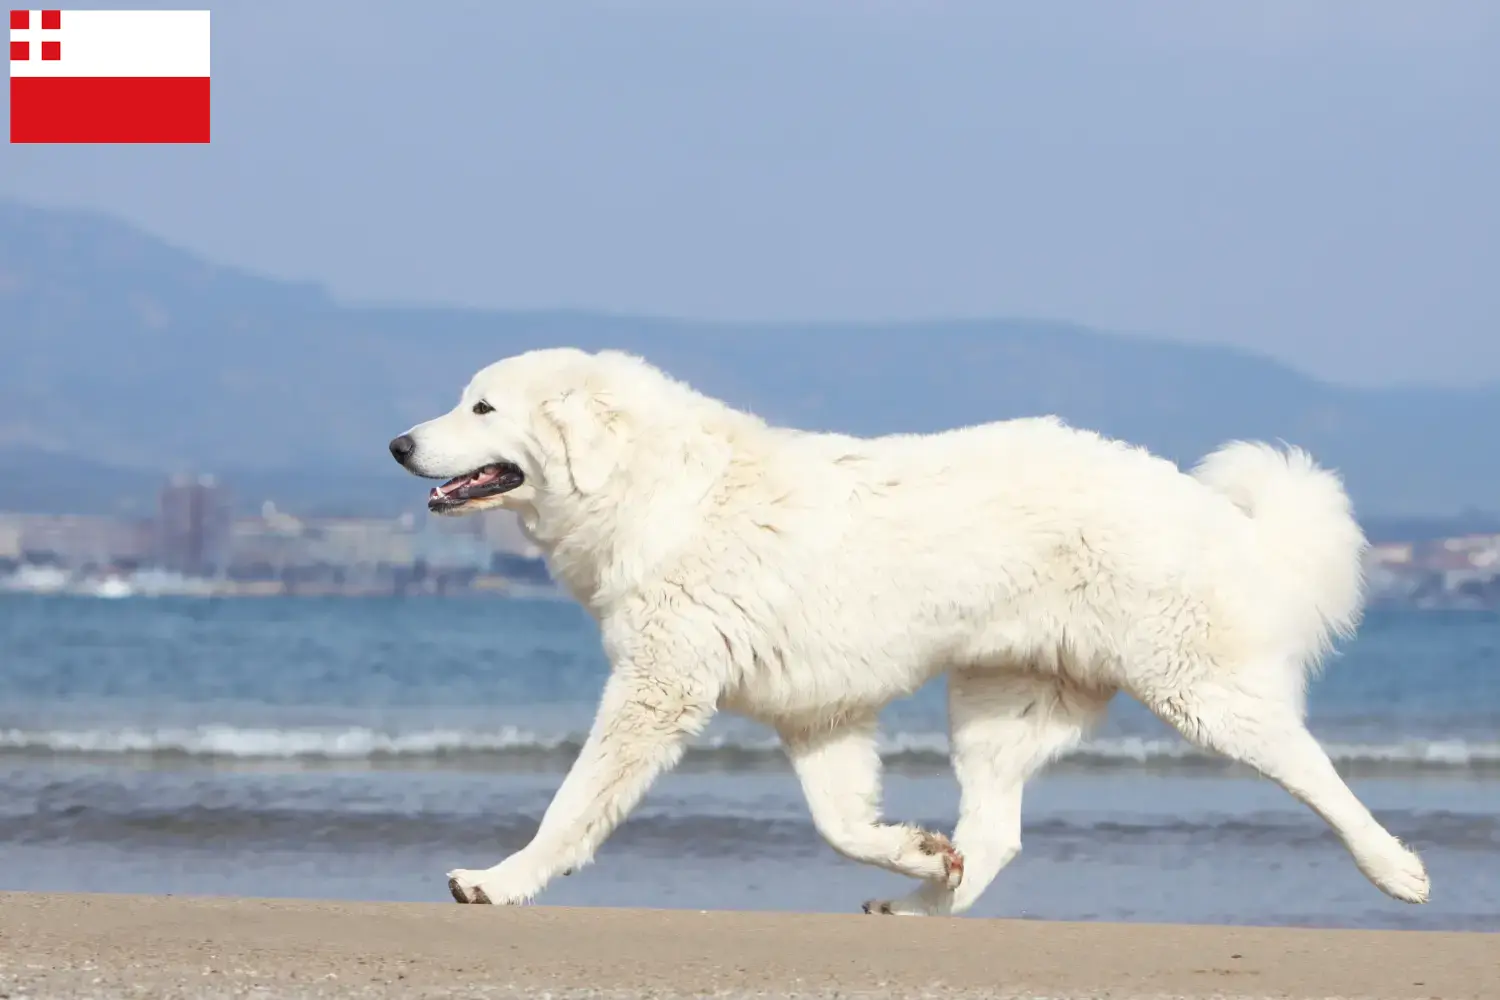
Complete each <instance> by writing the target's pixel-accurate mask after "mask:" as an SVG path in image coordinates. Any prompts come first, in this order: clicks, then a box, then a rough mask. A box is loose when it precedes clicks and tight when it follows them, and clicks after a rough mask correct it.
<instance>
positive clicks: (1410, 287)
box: [0, 0, 1500, 385]
mask: <svg viewBox="0 0 1500 1000" xmlns="http://www.w3.org/2000/svg"><path fill="white" fill-rule="evenodd" d="M90 6H92V7H110V6H124V7H131V6H139V0H135V2H126V3H122V4H111V3H107V2H105V3H91V4H90ZM152 6H157V7H160V6H186V7H194V6H201V3H199V4H193V3H186V4H173V3H170V2H167V3H163V2H162V0H153V2H152ZM213 93H214V111H213V115H214V125H213V127H214V138H213V141H212V143H211V144H209V145H208V146H175V147H169V146H163V147H148V146H143V147H129V146H53V147H43V146H10V145H7V146H5V147H4V148H3V149H0V197H10V198H14V199H17V200H21V201H24V202H27V203H31V204H38V205H58V206H75V207H88V208H95V209H101V210H104V211H107V212H110V213H112V214H115V215H117V216H120V217H122V218H125V219H127V220H129V221H131V222H134V223H136V224H138V225H140V226H141V227H143V228H145V229H146V230H148V231H149V232H151V233H153V234H156V235H159V236H162V237H164V238H166V239H168V240H170V241H172V242H173V243H176V244H178V245H181V246H184V247H186V248H189V249H191V250H194V251H197V252H200V253H202V254H203V255H205V256H207V257H209V258H211V259H214V260H216V261H219V262H222V263H227V264H233V265H238V266H242V267H245V268H248V269H252V270H254V271H257V272H261V273H265V274H270V275H275V276H284V277H292V278H298V279H314V280H317V281H320V282H323V283H325V284H326V285H327V286H328V287H329V288H330V289H331V290H332V291H333V292H334V293H335V294H337V295H338V296H339V297H341V298H344V299H347V300H351V301H381V302H393V301H400V302H423V303H449V304H461V305H473V306H488V307H499V308H535V307H578V308H590V309H604V310H610V311H617V312H638V313H650V314H657V315H672V316H682V317H693V318H703V319H737V320H745V319H783V320H868V319H880V320H890V319H922V318H954V317H985V316H1003V317H1027V318H1048V319H1062V320H1071V321H1075V322H1079V323H1085V324H1089V325H1092V326H1097V327H1100V328H1104V329H1109V330H1116V331H1120V332H1124V333H1139V334H1149V335H1152V336H1159V337H1169V338H1172V339H1178V340H1185V341H1194V342H1210V343H1220V344H1229V345H1234V346H1237V347H1241V348H1246V349H1250V350H1254V351H1257V352H1261V353H1265V354H1269V355H1272V356H1274V357H1276V358H1279V359H1282V360H1284V361H1287V362H1289V363H1291V364H1293V365H1295V366H1296V367H1298V368H1300V369H1302V370H1304V371H1308V372H1311V373H1313V374H1315V375H1318V376H1321V377H1324V378H1328V379H1332V380H1336V381H1340V382H1347V383H1358V384H1388V383H1395V382H1411V381H1420V382H1435V383H1442V384H1452V385H1466V384H1474V383H1479V382H1500V3H1496V2H1494V0H1421V2H1413V0H1348V2H1336V0H1236V2H1227V0H1226V2H1215V3H1204V2H1201V0H1070V2H1067V3H1055V2H1051V0H1031V2H1028V3H1014V2H1009V0H969V2H958V0H954V2H941V0H926V2H918V0H909V2H902V3H896V2H889V0H753V2H752V0H714V2H704V0H635V2H625V0H619V2H610V3H603V2H594V3H584V2H570V0H549V2H547V3H537V2H508V0H470V2H458V0H427V2H424V3H421V4H418V3H413V2H410V0H407V2H402V3H396V2H390V0H357V2H356V0H296V2H288V0H239V2H233V3H223V4H215V5H213Z"/></svg>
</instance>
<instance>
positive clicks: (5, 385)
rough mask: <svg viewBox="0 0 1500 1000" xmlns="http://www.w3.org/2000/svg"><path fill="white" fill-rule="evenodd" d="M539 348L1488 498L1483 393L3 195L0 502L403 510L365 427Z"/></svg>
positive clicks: (926, 420) (427, 409)
mask: <svg viewBox="0 0 1500 1000" xmlns="http://www.w3.org/2000/svg"><path fill="white" fill-rule="evenodd" d="M555 344H574V345H578V346H581V347H587V348H597V347H603V346H613V347H622V348H625V349H628V350H633V351H637V352H639V353H641V354H643V355H644V356H646V357H647V358H649V359H650V360H652V361H653V362H655V363H657V364H659V365H661V366H663V367H665V368H666V369H668V370H669V371H671V372H672V373H673V374H675V375H678V376H681V377H683V378H686V379H687V380H689V381H690V382H692V383H693V384H695V385H696V386H698V387H699V388H701V389H703V390H705V391H707V392H711V393H713V394H715V395H719V396H722V397H725V398H727V399H729V400H730V401H731V402H734V403H736V404H739V405H743V406H747V407H749V408H751V409H754V410H756V411H757V412H759V413H761V414H763V415H765V416H767V417H768V418H771V419H774V420H778V421H784V422H788V423H793V424H797V425H801V426H806V427H814V428H836V429H840V430H847V431H852V432H855V433H866V434H869V433H882V432H890V431H903V430H909V431H923V430H935V429H939V428H943V427H950V426H954V425H959V424H966V423H974V422H979V421H984V420H993V419H999V418H1004V417H1012V416H1019V415H1024V414H1036V413H1057V414H1060V415H1061V416H1063V417H1064V418H1066V419H1068V420H1069V421H1072V422H1074V423H1076V424H1079V425H1082V426H1088V427H1092V428H1096V429H1098V430H1101V431H1104V432H1106V433H1109V434H1114V435H1118V436H1121V437H1125V438H1128V439H1131V440H1134V441H1138V442H1141V443H1143V444H1146V445H1149V446H1150V447H1152V448H1154V449H1156V450H1158V451H1161V452H1163V453H1165V454H1167V455H1168V456H1170V457H1172V458H1175V459H1177V460H1179V461H1184V462H1190V461H1192V460H1194V459H1196V458H1197V457H1198V456H1199V455H1201V454H1203V453H1204V452H1206V451H1208V450H1209V449H1211V448H1212V447H1214V446H1215V445H1216V444H1218V443H1219V442H1221V441H1224V440H1227V439H1230V438H1236V437H1257V438H1272V439H1275V438H1280V439H1284V440H1287V441H1291V442H1294V443H1297V444H1301V445H1304V446H1306V447H1308V448H1310V449H1311V450H1312V451H1313V452H1314V453H1315V454H1316V455H1317V456H1318V457H1319V458H1320V459H1322V460H1323V461H1325V462H1327V463H1329V464H1332V465H1335V466H1337V467H1339V468H1340V469H1341V470H1342V471H1343V472H1344V474H1345V476H1346V478H1347V479H1348V481H1349V484H1350V487H1351V489H1352V490H1353V492H1354V494H1355V498H1356V501H1357V502H1358V503H1359V505H1360V506H1361V508H1362V509H1363V510H1364V511H1366V512H1367V513H1370V514H1390V515H1394V514H1425V513H1440V514H1446V513H1450V512H1456V511H1461V510H1465V509H1470V508H1473V509H1495V508H1497V507H1500V463H1497V462H1496V461H1495V458H1496V451H1497V450H1496V448H1495V446H1494V443H1493V435H1494V432H1495V428H1497V427H1500V387H1492V388H1485V389H1436V388H1393V389H1354V388H1348V387H1341V386H1334V385H1329V384H1326V383H1322V382H1319V381H1317V380H1315V379H1312V378H1309V377H1307V376H1304V375H1301V374H1299V373H1297V372H1296V371H1293V370H1291V369H1289V368H1287V367H1285V366H1283V365H1280V364H1278V363H1276V362H1273V361H1270V360H1267V359H1265V358H1261V357H1257V356H1253V355H1248V354H1245V353H1242V352H1238V351H1233V350H1227V349H1223V348H1214V347H1203V346H1189V345H1181V344H1174V343H1168V342H1161V341H1153V340H1146V339H1138V338H1129V337H1122V336H1116V335H1110V334H1105V333H1100V332H1096V331H1091V330H1087V329H1083V328H1080V327H1076V326H1070V325H1066V324H1060V323H1049V322H1039V321H1027V320H973V321H943V322H937V321H935V322H927V323H901V324H848V325H837V324H779V325H778V324H756V325H745V324H711V323H700V322H688V321H680V320H668V319H651V318H641V317H629V316H612V315H601V314H591V313H574V312H551V313H518V312H485V311H478V310H459V309H443V308H419V307H394V306H393V307H375V306H350V305H344V304H340V303H338V302H336V301H334V300H332V299H331V298H329V297H328V296H327V295H326V294H325V293H324V292H323V291H322V290H321V289H319V288H318V287H316V286H313V285H308V284H298V283H293V282H284V281H276V280H271V279H266V278H260V277H256V276H253V275H249V274H245V273H242V272H239V271H235V270H231V269H228V268H223V267H218V266H215V265H213V264H211V263H208V262H206V261H203V260H201V259H199V258H197V257H195V256H193V255H192V254H189V253H187V252H184V251H182V250H179V249H176V248H173V247H171V246H168V245H167V244H165V243H163V242H161V241H160V240H157V239H154V238H152V237H150V236H147V235H145V234H142V233H140V232H138V231H136V230H134V229H132V228H130V227H128V226H126V225H124V224H122V223H120V222H118V221H115V220H112V219H110V218H106V217H103V216H98V215H93V214H88V213H81V212H68V211H53V210H43V209H36V208H29V207H24V206H20V205H16V204H13V203H4V202H0V507H10V508H12V509H14V508H15V507H16V506H17V505H20V504H22V503H23V502H24V504H25V505H27V506H30V507H33V508H34V507H35V506H36V505H37V504H54V503H55V504H58V505H60V506H59V509H61V505H72V506H73V507H77V506H79V505H80V504H82V505H84V506H90V507H97V508H102V509H119V508H120V506H121V504H122V503H123V504H125V505H127V506H130V505H135V504H138V503H139V502H141V501H138V500H131V499H129V498H130V497H136V496H139V495H140V491H141V490H143V489H148V490H154V485H150V484H154V483H155V482H156V481H158V480H159V478H160V475H161V474H163V473H165V472H170V471H173V470H185V469H202V470H207V471H214V472H217V473H219V474H220V475H221V476H223V477H224V478H225V479H227V480H229V481H231V482H233V483H235V484H236V492H237V494H239V495H240V496H241V497H243V498H244V499H245V500H247V501H250V502H253V503H258V502H259V501H260V500H261V499H265V498H266V497H275V498H277V499H278V500H279V501H281V502H283V503H288V504H289V505H290V504H292V501H289V500H287V498H288V497H300V498H301V501H300V502H301V503H305V504H309V505H316V506H322V507H328V508H329V509H332V508H342V509H347V510H350V511H354V510H369V511H372V512H375V511H379V512H385V511H388V510H390V509H393V507H400V506H408V505H410V504H411V503H415V502H418V501H419V500H420V497H421V493H422V489H421V485H420V484H418V483H416V482H414V481H412V480H410V479H408V478H406V477H405V476H404V475H403V474H402V473H401V472H400V471H399V470H398V469H396V468H395V466H394V465H393V464H392V463H391V462H390V460H389V458H388V457H387V456H386V453H385V443H386V441H387V440H388V439H389V438H390V437H391V436H392V435H393V434H395V433H397V432H398V431H400V430H402V429H404V428H405V427H407V426H408V425H410V424H411V423H413V422H415V421H417V420H420V419H424V418H426V417H428V416H431V415H433V414H435V413H437V412H439V411H440V410H442V409H446V408H447V407H448V406H449V405H451V403H452V401H453V399H454V398H455V396H456V394H457V393H458V391H459V389H460V388H461V386H462V384H463V382H464V381H465V380H466V379H467V377H468V376H469V375H470V374H471V373H472V372H473V371H474V370H475V369H476V368H478V367H479V366H481V365H482V364H485V363H487V362H489V361H492V360H495V359H497V358H499V357H502V356H504V355H507V354H511V353H514V352H517V351H521V350H525V349H527V348H531V347H537V346H544V345H555ZM80 473H81V474H82V475H81V476H80V475H79V474H80ZM261 494H264V496H262V495H261ZM147 500H149V492H148V494H147Z"/></svg>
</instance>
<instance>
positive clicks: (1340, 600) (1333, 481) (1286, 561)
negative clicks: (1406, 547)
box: [1193, 441, 1368, 660]
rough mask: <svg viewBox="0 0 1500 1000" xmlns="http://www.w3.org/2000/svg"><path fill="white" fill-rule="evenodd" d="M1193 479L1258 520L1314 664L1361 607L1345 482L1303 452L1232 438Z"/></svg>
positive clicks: (1355, 529)
mask: <svg viewBox="0 0 1500 1000" xmlns="http://www.w3.org/2000/svg"><path fill="white" fill-rule="evenodd" d="M1193 475H1194V476H1195V477H1196V478H1197V479H1198V480H1199V481H1200V482H1202V483H1204V484H1205V485H1206V486H1208V487H1210V488H1211V489H1214V490H1216V491H1217V492H1219V493H1221V494H1223V495H1224V496H1225V497H1227V498H1228V499H1229V500H1230V501H1231V502H1233V503H1234V504H1235V505H1236V506H1238V507H1239V508H1240V509H1241V510H1243V511H1244V512H1245V513H1246V515H1248V516H1249V517H1250V519H1251V520H1252V521H1254V522H1255V524H1256V526H1257V528H1258V531H1259V536H1260V540H1261V545H1262V546H1263V547H1264V551H1265V553H1266V556H1267V561H1268V563H1269V564H1270V566H1271V568H1272V572H1273V573H1275V574H1276V575H1277V576H1278V577H1280V579H1279V580H1278V583H1279V584H1280V588H1281V593H1280V594H1278V595H1276V596H1275V597H1271V598H1270V599H1271V600H1276V601H1277V602H1278V603H1281V602H1282V601H1286V602H1288V603H1286V604H1285V605H1283V606H1284V607H1285V611H1286V613H1287V614H1288V615H1289V616H1290V618H1291V619H1292V621H1295V622H1296V626H1295V631H1296V632H1298V633H1300V635H1299V638H1300V640H1301V641H1302V643H1304V648H1303V652H1304V654H1305V655H1306V656H1308V657H1309V658H1310V659H1313V660H1316V659H1317V658H1318V657H1319V656H1321V655H1322V654H1323V653H1325V652H1326V651H1327V650H1328V648H1329V646H1330V645H1331V643H1332V642H1333V640H1334V639H1335V638H1337V637H1345V636H1348V635H1351V634H1352V633H1353V632H1354V630H1355V628H1356V627H1358V625H1359V619H1360V615H1361V613H1362V611H1363V607H1364V556H1365V550H1366V549H1367V548H1368V542H1366V540H1365V535H1364V532H1363V531H1362V530H1361V529H1360V526H1359V522H1358V521H1356V520H1355V518H1354V511H1353V507H1352V505H1351V504H1350V502H1349V494H1348V493H1347V492H1345V490H1344V484H1343V483H1342V482H1341V481H1340V480H1339V477H1338V476H1337V475H1336V474H1335V473H1333V472H1332V471H1330V470H1328V469H1324V468H1320V467H1319V466H1318V464H1317V463H1316V462H1314V461H1313V459H1312V457H1311V456H1310V455H1308V454H1307V452H1305V451H1303V450H1302V449H1300V448H1291V447H1289V448H1287V449H1286V450H1284V451H1283V450H1281V449H1279V448H1275V447H1272V446H1271V445H1268V444H1263V443H1260V442H1251V441H1235V442H1232V443H1230V444H1227V445H1225V446H1224V447H1222V448H1220V449H1219V450H1218V451H1215V452H1214V453H1212V454H1211V455H1209V456H1208V457H1207V458H1205V459H1203V461H1202V462H1201V463H1199V465H1198V467H1197V468H1196V469H1195V470H1194V471H1193Z"/></svg>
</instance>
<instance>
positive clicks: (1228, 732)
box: [1142, 664, 1429, 903]
mask: <svg viewBox="0 0 1500 1000" xmlns="http://www.w3.org/2000/svg"><path fill="white" fill-rule="evenodd" d="M1284 673H1285V671H1284V670H1282V669H1281V665H1280V664H1277V665H1276V666H1275V667H1273V668H1270V669H1267V670H1265V671H1261V672H1251V671H1245V672H1242V673H1241V675H1240V676H1241V677H1243V678H1249V679H1254V678H1257V677H1275V676H1278V675H1284ZM1235 680H1236V678H1235V677H1233V676H1231V677H1228V678H1225V679H1223V680H1213V681H1198V682H1196V683H1194V684H1193V685H1192V686H1191V687H1190V688H1189V689H1188V690H1186V691H1183V692H1173V693H1170V694H1167V695H1165V696H1158V697H1154V698H1153V697H1150V696H1149V695H1148V696H1147V697H1143V698H1142V701H1144V702H1145V703H1146V704H1147V706H1148V707H1150V708H1151V709H1152V710H1153V711H1155V712H1156V714H1157V715H1159V716H1160V717H1161V718H1162V719H1164V720H1165V721H1167V722H1169V723H1171V724H1172V725H1173V726H1175V727H1176V728H1177V730H1178V731H1179V732H1181V733H1182V735H1183V736H1185V737H1187V739H1188V740H1189V741H1191V742H1192V743H1195V744H1197V745H1198V746H1200V747H1203V748H1204V749H1207V750H1213V751H1216V752H1218V753H1221V754H1223V755H1224V756H1226V757H1229V758H1231V759H1233V760H1237V761H1240V762H1241V763H1243V764H1248V765H1249V766H1250V767H1252V768H1254V769H1255V770H1257V771H1259V772H1260V773H1261V774H1263V775H1265V776H1266V777H1268V778H1270V779H1271V780H1272V781H1275V782H1276V783H1277V784H1279V785H1280V786H1281V787H1282V788H1285V789H1286V790H1287V791H1288V792H1290V793H1291V794H1292V796H1293V797H1294V798H1296V799H1298V800H1299V801H1301V802H1303V803H1304V804H1306V805H1307V806H1308V807H1310V808H1311V809H1312V810H1313V812H1315V813H1317V814H1318V815H1319V816H1321V817H1322V818H1323V820H1324V821H1325V822H1326V823H1327V824H1328V825H1329V826H1331V827H1332V828H1333V830H1334V832H1335V833H1337V834H1338V836H1339V839H1341V840H1342V841H1343V842H1344V846H1345V847H1347V848H1348V849H1349V853H1350V854H1352V855H1353V856H1354V863H1355V864H1356V865H1358V866H1359V870H1360V871H1361V872H1363V873H1364V876H1365V877H1366V878H1368V879H1369V880H1370V881H1371V882H1373V883H1374V884H1375V885H1376V886H1377V887H1378V888H1379V889H1380V890H1381V891H1382V892H1384V893H1386V894H1387V895H1389V896H1392V897H1394V898H1395V899H1399V900H1401V901H1403V902H1407V903H1425V902H1427V896H1428V892H1429V886H1428V880H1427V870H1426V868H1425V867H1424V866H1423V864H1422V860H1421V859H1420V858H1418V857H1417V855H1416V854H1415V853H1413V852H1412V851H1410V850H1408V849H1407V848H1406V847H1405V846H1404V845H1403V844H1402V843H1401V841H1399V840H1397V839H1396V838H1395V837H1394V836H1392V835H1391V834H1390V832H1389V831H1387V830H1386V829H1385V827H1383V826H1381V825H1380V823H1379V822H1377V821H1376V819H1375V817H1374V816H1372V815H1370V810H1369V809H1367V808H1365V805H1364V803H1363V802H1361V801H1360V800H1359V799H1358V797H1356V796H1355V794H1354V792H1352V791H1351V790H1350V789H1349V786H1348V785H1346V784H1344V780H1343V779H1342V778H1340V777H1339V774H1338V771H1336V770H1335V769H1334V766H1333V762H1332V761H1330V760H1329V759H1328V754H1326V753H1325V752H1324V751H1323V748H1322V747H1321V746H1319V745H1318V741H1317V740H1316V739H1314V738H1313V735H1312V733H1310V732H1308V731H1307V726H1306V725H1305V724H1304V723H1303V721H1302V717H1301V712H1300V709H1299V708H1298V707H1297V706H1296V705H1294V704H1292V703H1290V702H1289V701H1288V700H1287V699H1286V698H1285V697H1279V696H1277V695H1276V694H1267V693H1261V692H1260V691H1259V690H1257V689H1255V688H1254V687H1252V686H1247V685H1242V684H1237V683H1235Z"/></svg>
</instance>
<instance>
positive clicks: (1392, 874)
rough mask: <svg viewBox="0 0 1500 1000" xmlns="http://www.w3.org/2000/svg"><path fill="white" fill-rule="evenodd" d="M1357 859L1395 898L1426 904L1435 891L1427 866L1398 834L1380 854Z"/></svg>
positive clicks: (1385, 891)
mask: <svg viewBox="0 0 1500 1000" xmlns="http://www.w3.org/2000/svg"><path fill="white" fill-rule="evenodd" d="M1355 862H1356V863H1357V864H1358V865H1359V867H1360V870H1361V871H1363V872H1364V873H1365V877H1367V878H1368V879H1369V880H1370V881H1371V882H1374V883H1375V885H1376V886H1377V887H1378V888H1379V889H1380V891H1382V892H1384V893H1385V894H1386V895H1388V896H1390V897H1391V898H1393V899H1399V900H1401V902H1403V903H1425V902H1427V900H1428V898H1429V897H1430V896H1431V894H1432V884H1431V882H1429V881H1428V878H1427V866H1425V865H1424V864H1422V859H1421V858H1419V857H1417V855H1416V853H1415V852H1414V851H1411V850H1409V849H1407V848H1406V847H1404V846H1403V845H1402V844H1401V843H1400V842H1399V841H1397V840H1396V839H1395V838H1394V837H1392V838H1391V841H1390V844H1389V845H1384V849H1383V850H1382V852H1381V853H1379V854H1370V855H1366V856H1364V857H1360V856H1358V855H1356V857H1355Z"/></svg>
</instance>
